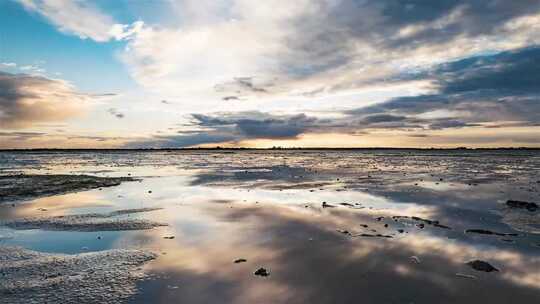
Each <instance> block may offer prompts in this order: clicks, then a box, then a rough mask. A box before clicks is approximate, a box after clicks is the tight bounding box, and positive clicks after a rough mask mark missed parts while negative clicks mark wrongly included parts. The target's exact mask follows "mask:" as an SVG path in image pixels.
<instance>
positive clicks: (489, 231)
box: [465, 229, 518, 236]
mask: <svg viewBox="0 0 540 304" xmlns="http://www.w3.org/2000/svg"><path fill="white" fill-rule="evenodd" d="M465 233H478V234H486V235H497V236H518V234H517V233H500V232H494V231H491V230H485V229H467V230H465Z"/></svg>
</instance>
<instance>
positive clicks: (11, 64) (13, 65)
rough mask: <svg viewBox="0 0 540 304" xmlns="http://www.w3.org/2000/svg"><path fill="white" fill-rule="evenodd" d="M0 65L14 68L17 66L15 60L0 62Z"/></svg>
mask: <svg viewBox="0 0 540 304" xmlns="http://www.w3.org/2000/svg"><path fill="white" fill-rule="evenodd" d="M0 66H3V67H5V68H15V67H17V64H16V63H15V62H2V63H0Z"/></svg>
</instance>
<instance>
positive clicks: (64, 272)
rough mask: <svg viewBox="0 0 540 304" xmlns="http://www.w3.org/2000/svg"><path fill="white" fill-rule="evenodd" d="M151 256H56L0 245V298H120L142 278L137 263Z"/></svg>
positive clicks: (92, 300) (145, 253)
mask: <svg viewBox="0 0 540 304" xmlns="http://www.w3.org/2000/svg"><path fill="white" fill-rule="evenodd" d="M156 257H157V256H156V254H154V253H152V252H149V251H143V250H120V249H116V250H107V251H101V252H92V253H83V254H77V255H59V254H47V253H40V252H35V251H30V250H26V249H23V248H21V247H2V246H0V302H2V303H6V304H16V303H120V302H125V301H126V300H127V299H128V298H129V297H130V296H132V295H134V294H135V293H136V287H135V286H136V283H137V281H139V280H142V279H144V278H145V277H146V275H145V274H144V272H142V270H141V266H143V265H144V264H145V263H146V262H148V261H150V260H153V259H155V258H156Z"/></svg>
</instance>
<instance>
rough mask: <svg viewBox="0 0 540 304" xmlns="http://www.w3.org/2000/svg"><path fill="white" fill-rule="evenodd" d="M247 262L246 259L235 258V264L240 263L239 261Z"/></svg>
mask: <svg viewBox="0 0 540 304" xmlns="http://www.w3.org/2000/svg"><path fill="white" fill-rule="evenodd" d="M245 262H247V260H246V259H237V260H234V263H235V264H238V263H245Z"/></svg>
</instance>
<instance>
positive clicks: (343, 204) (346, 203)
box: [340, 203, 354, 207]
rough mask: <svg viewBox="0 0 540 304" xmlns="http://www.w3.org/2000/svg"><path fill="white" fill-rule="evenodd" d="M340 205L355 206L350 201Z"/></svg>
mask: <svg viewBox="0 0 540 304" xmlns="http://www.w3.org/2000/svg"><path fill="white" fill-rule="evenodd" d="M340 205H342V206H348V207H354V205H353V204H349V203H341V204H340Z"/></svg>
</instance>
